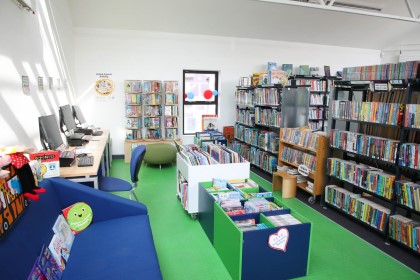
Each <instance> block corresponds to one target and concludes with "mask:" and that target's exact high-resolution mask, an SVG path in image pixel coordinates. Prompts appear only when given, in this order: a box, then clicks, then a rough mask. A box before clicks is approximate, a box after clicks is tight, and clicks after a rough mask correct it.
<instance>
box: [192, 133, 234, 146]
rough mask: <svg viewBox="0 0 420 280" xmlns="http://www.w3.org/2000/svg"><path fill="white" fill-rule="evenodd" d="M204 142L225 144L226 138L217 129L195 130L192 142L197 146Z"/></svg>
mask: <svg viewBox="0 0 420 280" xmlns="http://www.w3.org/2000/svg"><path fill="white" fill-rule="evenodd" d="M204 143H214V144H220V145H227V144H228V142H227V139H226V138H225V137H224V136H223V134H222V133H221V132H220V131H218V130H211V131H210V130H206V131H202V132H196V133H195V136H194V144H197V145H198V146H199V147H203V144H204Z"/></svg>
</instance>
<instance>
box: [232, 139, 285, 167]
mask: <svg viewBox="0 0 420 280" xmlns="http://www.w3.org/2000/svg"><path fill="white" fill-rule="evenodd" d="M232 149H233V150H234V151H236V152H237V153H238V154H240V155H241V156H242V157H243V158H245V159H246V160H247V161H249V162H250V163H251V164H253V165H255V166H258V167H259V168H260V169H262V170H264V171H267V172H268V173H273V171H276V169H277V161H278V159H277V157H276V156H274V155H273V154H270V153H269V152H266V151H264V150H261V149H259V148H258V147H255V146H251V145H249V144H246V143H242V142H239V141H232Z"/></svg>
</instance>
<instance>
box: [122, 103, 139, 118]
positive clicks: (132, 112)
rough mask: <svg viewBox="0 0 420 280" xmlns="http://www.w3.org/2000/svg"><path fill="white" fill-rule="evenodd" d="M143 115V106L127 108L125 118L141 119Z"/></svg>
mask: <svg viewBox="0 0 420 280" xmlns="http://www.w3.org/2000/svg"><path fill="white" fill-rule="evenodd" d="M141 114H142V110H141V105H138V106H125V116H126V117H127V118H139V117H141Z"/></svg>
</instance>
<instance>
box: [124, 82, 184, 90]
mask: <svg viewBox="0 0 420 280" xmlns="http://www.w3.org/2000/svg"><path fill="white" fill-rule="evenodd" d="M162 84H163V86H162ZM162 90H164V92H167V93H178V81H163V83H162V81H157V80H155V81H152V80H144V81H141V80H125V81H124V92H125V93H140V92H144V93H149V92H162Z"/></svg>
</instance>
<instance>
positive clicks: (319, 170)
mask: <svg viewBox="0 0 420 280" xmlns="http://www.w3.org/2000/svg"><path fill="white" fill-rule="evenodd" d="M284 130H285V128H281V129H280V139H279V156H278V165H279V166H289V167H294V168H298V166H299V164H296V163H292V162H289V161H286V160H283V159H282V155H283V151H284V149H285V147H289V148H292V149H295V150H298V151H300V152H303V153H306V154H310V155H312V156H315V157H316V159H315V170H312V171H310V172H309V175H308V180H310V181H312V182H313V184H314V186H313V190H312V191H311V190H309V189H308V188H307V187H308V183H307V182H301V183H297V187H298V188H300V189H302V190H304V191H306V192H308V193H310V194H311V195H312V196H311V197H310V198H309V199H308V201H309V203H311V204H313V203H315V198H316V196H318V195H322V194H323V193H324V185H325V180H326V176H325V174H326V173H325V171H326V160H327V149H328V138H327V137H326V136H325V135H323V134H321V133H316V134H317V135H318V144H317V147H316V149H314V148H313V147H308V146H302V145H299V144H295V143H292V142H289V141H285V140H283V133H284ZM307 133H314V132H310V131H309V130H308V131H307Z"/></svg>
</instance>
